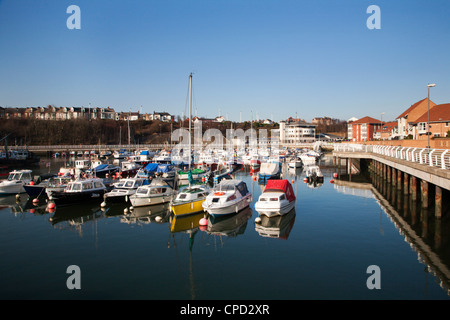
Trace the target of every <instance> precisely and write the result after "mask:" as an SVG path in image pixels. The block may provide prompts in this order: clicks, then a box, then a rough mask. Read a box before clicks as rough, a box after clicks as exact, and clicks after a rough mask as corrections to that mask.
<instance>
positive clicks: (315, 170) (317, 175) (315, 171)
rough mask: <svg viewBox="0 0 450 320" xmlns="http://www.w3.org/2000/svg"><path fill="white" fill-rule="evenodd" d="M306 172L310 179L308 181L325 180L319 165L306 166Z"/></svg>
mask: <svg viewBox="0 0 450 320" xmlns="http://www.w3.org/2000/svg"><path fill="white" fill-rule="evenodd" d="M305 172H306V178H307V179H308V182H312V181H316V182H320V181H323V173H322V171H321V170H320V167H319V166H317V165H309V166H306V167H305Z"/></svg>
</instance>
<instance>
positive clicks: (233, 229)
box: [204, 207, 252, 237]
mask: <svg viewBox="0 0 450 320" xmlns="http://www.w3.org/2000/svg"><path fill="white" fill-rule="evenodd" d="M251 216H252V209H251V208H250V207H247V208H245V209H243V210H241V211H239V212H238V213H233V214H227V215H224V216H223V217H221V216H217V217H212V216H208V226H207V227H206V228H205V229H204V231H205V232H206V233H207V234H212V235H216V236H226V237H237V236H238V235H242V234H244V232H245V229H246V228H247V222H248V220H249V219H250V217H251Z"/></svg>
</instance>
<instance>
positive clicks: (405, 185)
mask: <svg viewBox="0 0 450 320" xmlns="http://www.w3.org/2000/svg"><path fill="white" fill-rule="evenodd" d="M408 193H409V176H408V174H407V173H403V194H408Z"/></svg>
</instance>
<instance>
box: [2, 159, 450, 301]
mask: <svg viewBox="0 0 450 320" xmlns="http://www.w3.org/2000/svg"><path fill="white" fill-rule="evenodd" d="M123 161H126V160H123ZM48 164H50V165H48ZM316 164H317V165H318V167H319V168H320V170H321V173H322V175H323V178H322V180H321V181H320V183H318V182H317V181H309V180H308V179H307V172H306V167H298V168H296V167H291V166H289V160H288V159H286V160H284V161H283V162H282V163H281V166H280V178H282V179H284V180H286V182H288V183H289V184H290V185H291V187H292V189H290V188H288V187H285V188H287V189H286V190H292V192H293V193H294V195H295V199H296V200H295V204H294V207H293V209H292V210H290V211H289V212H283V214H282V215H275V216H271V217H269V216H267V215H265V214H261V213H259V212H258V211H257V206H256V203H257V202H258V199H259V198H260V196H261V195H262V194H263V192H264V190H265V186H266V184H267V182H265V181H261V180H260V179H258V172H257V170H255V168H253V167H252V166H251V165H246V166H243V167H241V168H240V169H237V170H235V171H233V173H232V175H231V177H230V179H225V180H223V181H224V182H223V183H224V184H227V185H229V183H230V182H231V181H236V182H237V181H239V182H242V183H243V184H245V187H246V189H247V190H246V191H245V189H242V186H243V185H239V183H238V185H236V186H235V187H236V188H238V187H239V188H241V189H240V190H243V191H242V194H241V196H242V195H245V194H247V193H248V194H250V195H251V200H250V201H249V202H246V205H243V206H242V207H239V208H238V210H237V211H236V209H235V208H236V207H233V210H232V211H233V212H227V214H224V215H220V216H219V215H216V216H215V215H209V214H208V212H205V211H204V210H202V209H204V208H202V209H200V210H199V209H198V205H197V206H196V207H195V208H194V206H193V207H192V212H187V213H186V209H183V211H180V213H181V214H180V215H175V214H174V213H173V212H172V208H171V201H170V200H168V201H155V204H152V205H143V206H132V205H131V204H130V203H129V202H107V204H106V205H103V204H102V198H99V199H98V200H97V201H89V202H86V201H83V202H82V203H76V204H71V205H64V206H59V205H56V206H55V207H50V206H48V203H49V200H48V199H46V198H45V197H39V201H36V202H35V201H34V198H31V197H29V196H28V195H27V194H26V193H21V194H20V195H19V196H16V195H15V194H11V195H5V196H2V197H1V198H0V208H1V209H0V220H1V222H0V226H1V227H0V228H1V232H0V239H1V241H0V243H1V244H0V246H1V250H0V252H1V255H2V256H1V262H0V271H1V272H2V274H5V275H8V276H7V277H2V278H1V280H0V287H1V289H0V297H1V298H2V299H151V300H190V299H193V300H221V299H232V300H236V299H252V300H254V299H267V300H292V299H294V300H301V299H324V300H329V299H411V300H415V299H430V300H448V299H449V297H450V295H449V293H450V291H449V288H450V281H449V280H450V272H449V268H450V257H449V256H448V252H449V250H448V249H449V248H448V244H449V243H450V242H449V240H450V237H449V232H448V230H450V228H449V225H448V219H445V216H444V218H442V219H439V220H436V219H435V217H434V208H432V207H430V208H423V207H422V206H421V205H420V203H416V202H414V201H412V199H411V196H410V195H409V194H404V193H403V192H401V191H400V192H399V191H398V190H397V188H395V187H392V183H390V182H389V181H387V180H386V179H382V178H380V176H379V175H376V174H375V173H374V171H370V172H371V173H369V172H367V174H366V175H364V176H359V175H353V176H352V179H348V173H347V172H345V170H344V169H343V168H344V166H342V168H341V171H339V172H336V166H335V162H334V157H333V155H332V154H330V153H328V154H324V155H323V156H322V157H320V158H319V159H317V162H316ZM64 165H65V160H64V159H61V158H45V159H42V160H41V162H40V166H39V167H37V168H34V169H33V173H32V176H37V175H41V174H43V173H48V172H49V171H51V172H58V170H59V168H60V167H62V166H64ZM155 172H156V169H155ZM337 173H339V176H340V179H338V178H336V177H335V176H336V174H337ZM350 180H351V181H350ZM200 181H201V180H200ZM151 185H152V184H151V183H150V184H149V186H151ZM201 185H205V186H206V183H205V182H203V184H201ZM156 187H159V186H156ZM159 188H160V189H162V187H159ZM193 189H194V188H193ZM229 189H231V188H229ZM232 189H233V190H235V189H234V187H233V188H232ZM185 190H189V189H185ZM200 190H205V191H204V192H203V191H202V192H200V193H201V196H204V194H205V193H207V192H223V193H225V191H220V190H219V191H218V190H214V189H213V188H211V189H208V188H205V189H200ZM160 191H163V190H160ZM177 192H178V190H177V188H175V189H174V193H173V194H172V199H175V197H176V194H177ZM227 192H228V191H227ZM285 192H286V194H287V192H290V191H285ZM210 194H211V193H210ZM236 195H237V194H236ZM220 196H222V195H220ZM130 197H131V196H130ZM218 197H219V196H218ZM161 199H162V198H161ZM248 199H250V198H245V200H248ZM166 200H167V199H166ZM147 201H148V200H147ZM188 211H189V210H188ZM202 219H203V220H202ZM70 265H77V266H79V267H80V270H81V290H69V289H68V288H67V286H66V280H67V278H68V276H69V275H68V274H67V273H66V270H67V267H68V266H70ZM373 265H376V266H379V268H380V270H381V280H380V281H381V289H378V290H376V289H369V288H368V286H367V280H368V278H369V276H370V273H368V272H367V270H368V267H369V266H373ZM219 275H220V276H219Z"/></svg>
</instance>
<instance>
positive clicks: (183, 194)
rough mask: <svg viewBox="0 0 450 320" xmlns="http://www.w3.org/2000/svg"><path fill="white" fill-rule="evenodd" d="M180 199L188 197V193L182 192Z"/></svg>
mask: <svg viewBox="0 0 450 320" xmlns="http://www.w3.org/2000/svg"><path fill="white" fill-rule="evenodd" d="M178 199H186V194H185V193H182V194H180V195H179V197H178Z"/></svg>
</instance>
